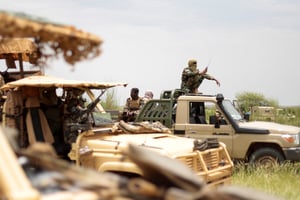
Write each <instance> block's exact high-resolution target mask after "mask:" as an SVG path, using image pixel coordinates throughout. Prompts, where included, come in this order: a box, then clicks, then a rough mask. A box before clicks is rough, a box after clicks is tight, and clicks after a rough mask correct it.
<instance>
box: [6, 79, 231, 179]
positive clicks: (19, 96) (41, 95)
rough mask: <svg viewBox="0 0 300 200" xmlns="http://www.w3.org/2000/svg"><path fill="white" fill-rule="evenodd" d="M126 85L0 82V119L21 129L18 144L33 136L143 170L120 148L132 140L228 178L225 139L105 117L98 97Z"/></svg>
mask: <svg viewBox="0 0 300 200" xmlns="http://www.w3.org/2000/svg"><path fill="white" fill-rule="evenodd" d="M125 85H126V83H101V82H86V81H75V80H64V79H59V78H54V77H49V76H31V77H26V78H24V79H20V80H17V81H13V82H10V83H7V84H5V85H4V86H3V87H2V88H1V90H2V91H3V92H4V94H5V103H4V108H3V125H4V126H6V127H11V128H16V129H17V130H19V132H20V136H19V138H18V142H19V145H20V146H21V147H22V148H26V147H28V146H30V145H32V144H35V143H36V142H45V143H49V144H52V145H53V147H54V148H55V150H56V153H57V154H58V155H59V156H60V157H61V158H64V159H67V160H71V161H74V162H75V163H76V165H78V166H84V167H89V168H93V169H96V170H98V171H103V172H104V171H105V172H108V171H109V172H115V173H122V174H127V175H129V176H144V175H145V174H144V173H143V172H142V171H141V169H140V168H139V167H138V166H136V165H135V164H134V163H133V162H132V160H131V159H129V158H127V157H124V156H123V155H122V154H121V152H122V150H124V149H127V148H128V145H129V144H130V143H133V144H135V145H139V146H143V147H146V148H147V149H150V150H152V151H156V152H159V153H160V154H161V155H164V156H167V157H169V158H172V159H177V160H180V161H181V162H183V163H185V164H186V165H187V166H189V167H190V168H191V169H192V170H193V171H194V172H195V173H196V174H197V175H199V176H200V177H203V179H204V180H205V181H206V183H209V184H211V185H222V184H227V183H229V182H230V180H231V175H232V169H233V164H232V161H231V159H230V156H229V155H228V152H227V150H226V147H225V145H224V144H223V143H220V142H218V141H216V140H203V141H200V140H196V141H195V140H194V139H189V138H183V137H178V136H174V135H172V134H170V131H169V129H166V128H164V127H163V126H160V125H159V124H147V123H142V124H127V123H124V122H122V121H121V122H119V123H116V124H114V123H112V121H111V120H110V119H109V118H106V117H107V116H106V115H105V114H103V113H105V110H104V109H103V107H102V106H101V104H100V103H99V102H100V98H101V96H102V95H103V94H104V93H105V91H106V90H107V89H109V88H112V87H116V86H125ZM94 90H95V91H94ZM94 93H95V94H96V93H98V94H97V95H98V96H97V97H95V95H94ZM87 98H90V100H87Z"/></svg>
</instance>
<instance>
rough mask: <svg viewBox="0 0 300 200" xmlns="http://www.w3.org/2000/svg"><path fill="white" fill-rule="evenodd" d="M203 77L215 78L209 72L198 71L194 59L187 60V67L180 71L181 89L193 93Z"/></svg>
mask: <svg viewBox="0 0 300 200" xmlns="http://www.w3.org/2000/svg"><path fill="white" fill-rule="evenodd" d="M204 79H208V80H215V78H214V77H213V76H211V75H209V74H206V73H199V70H198V69H197V61H196V60H189V62H188V67H186V68H184V69H183V71H182V75H181V89H182V90H185V91H186V92H187V93H193V92H195V91H197V89H198V87H199V86H200V85H201V83H202V82H203V80H204Z"/></svg>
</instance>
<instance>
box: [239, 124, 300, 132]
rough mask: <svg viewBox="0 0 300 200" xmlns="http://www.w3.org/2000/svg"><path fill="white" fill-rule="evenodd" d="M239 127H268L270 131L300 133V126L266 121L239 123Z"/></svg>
mask: <svg viewBox="0 0 300 200" xmlns="http://www.w3.org/2000/svg"><path fill="white" fill-rule="evenodd" d="M239 127H241V128H251V129H267V130H269V131H270V133H292V134H297V133H300V127H297V126H290V125H284V124H278V123H274V122H265V121H253V122H243V123H239Z"/></svg>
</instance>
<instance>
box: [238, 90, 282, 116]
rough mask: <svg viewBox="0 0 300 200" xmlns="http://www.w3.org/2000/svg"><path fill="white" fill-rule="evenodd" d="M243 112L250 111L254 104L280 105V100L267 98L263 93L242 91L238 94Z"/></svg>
mask: <svg viewBox="0 0 300 200" xmlns="http://www.w3.org/2000/svg"><path fill="white" fill-rule="evenodd" d="M236 99H237V101H238V103H239V107H240V110H241V111H242V112H248V111H250V110H251V107H253V106H273V107H278V102H277V101H276V100H274V99H271V98H266V97H265V96H264V95H263V94H260V93H255V92H241V93H238V94H236Z"/></svg>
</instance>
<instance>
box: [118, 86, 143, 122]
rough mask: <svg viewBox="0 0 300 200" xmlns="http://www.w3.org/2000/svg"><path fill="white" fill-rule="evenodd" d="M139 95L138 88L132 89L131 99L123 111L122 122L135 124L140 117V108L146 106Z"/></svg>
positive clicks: (127, 101)
mask: <svg viewBox="0 0 300 200" xmlns="http://www.w3.org/2000/svg"><path fill="white" fill-rule="evenodd" d="M138 95H139V89H138V88H132V89H131V93H130V97H129V98H127V100H126V104H125V106H124V109H123V114H122V120H123V121H125V122H133V121H134V120H135V117H136V116H137V115H138V113H139V111H140V108H141V107H142V106H143V105H144V101H143V99H142V98H141V97H139V96H138Z"/></svg>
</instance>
